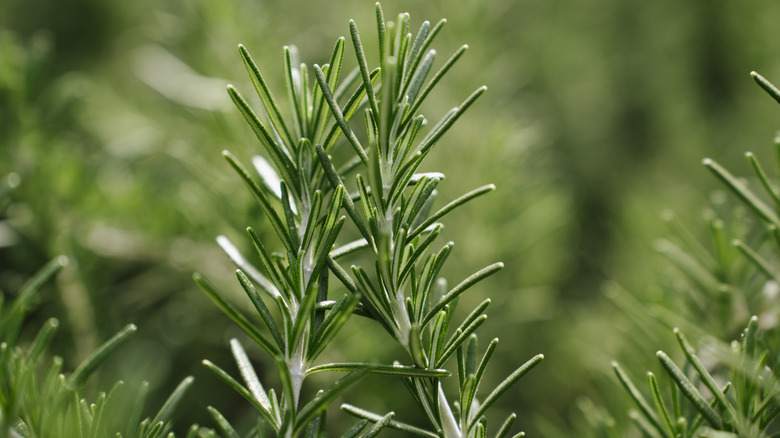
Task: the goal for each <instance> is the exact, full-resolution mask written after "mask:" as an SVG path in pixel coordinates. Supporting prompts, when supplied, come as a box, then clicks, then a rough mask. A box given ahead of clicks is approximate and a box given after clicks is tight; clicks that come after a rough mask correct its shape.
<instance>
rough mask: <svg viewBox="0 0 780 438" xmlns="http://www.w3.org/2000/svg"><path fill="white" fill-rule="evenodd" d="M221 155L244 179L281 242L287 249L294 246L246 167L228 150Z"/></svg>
mask: <svg viewBox="0 0 780 438" xmlns="http://www.w3.org/2000/svg"><path fill="white" fill-rule="evenodd" d="M222 155H223V156H224V157H225V159H226V160H227V161H228V162H229V163H230V165H231V166H232V167H233V169H234V170H235V171H236V172H237V173H238V174H239V176H241V179H243V180H244V183H245V184H246V185H247V187H249V189H250V190H251V192H252V194H253V195H254V196H255V199H257V202H258V204H260V207H261V208H262V210H263V212H264V213H265V215H266V216H267V217H268V220H269V221H270V222H271V226H272V227H273V228H274V231H275V232H276V235H277V236H279V238H280V239H282V242H283V243H284V244H285V246H286V248H287V249H288V250H292V249H293V248H294V247H295V245H294V244H293V242H292V240H291V239H290V236H289V235H288V234H287V231H286V229H285V227H284V225H283V224H282V220H281V219H280V218H279V215H278V214H276V211H275V210H274V208H273V207H272V206H271V203H270V202H269V200H268V198H267V197H266V195H265V193H264V192H263V190H262V189H261V188H260V186H258V185H257V183H256V182H255V181H254V180H253V179H252V178H251V177H250V176H249V173H248V172H247V171H246V169H244V167H243V166H242V165H241V163H239V162H238V160H237V159H236V158H235V157H234V156H233V155H232V154H231V153H230V152H228V151H223V152H222ZM288 181H289V180H288Z"/></svg>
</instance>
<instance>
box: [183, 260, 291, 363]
mask: <svg viewBox="0 0 780 438" xmlns="http://www.w3.org/2000/svg"><path fill="white" fill-rule="evenodd" d="M192 278H193V279H194V280H195V282H196V283H197V284H198V286H200V288H201V289H202V290H203V291H204V292H205V293H206V295H208V297H209V298H211V301H213V302H214V304H216V305H217V307H219V309H220V310H222V312H224V313H225V314H226V315H227V316H228V317H230V319H231V320H233V322H235V323H236V324H237V325H238V326H239V327H240V328H241V330H243V331H244V332H245V333H246V334H248V335H249V337H250V338H252V340H253V341H255V342H257V345H259V346H260V347H261V348H262V349H263V350H265V351H266V352H267V353H268V354H270V355H271V356H272V357H279V356H280V355H281V351H280V350H279V347H277V346H276V345H274V344H273V343H271V342H270V341H268V340H267V339H266V338H265V336H263V335H262V333H260V332H259V331H258V330H257V328H256V327H255V326H254V325H253V324H252V323H250V322H249V320H247V319H246V317H245V316H244V315H243V314H241V312H240V311H239V310H238V309H237V308H236V307H235V306H233V304H231V303H230V302H229V301H228V300H227V298H225V296H224V295H223V294H222V292H220V291H219V290H217V288H216V287H215V286H214V285H213V284H211V283H210V282H209V281H208V280H206V278H205V277H203V276H202V275H201V274H199V273H195V274H194V275H193V277H192Z"/></svg>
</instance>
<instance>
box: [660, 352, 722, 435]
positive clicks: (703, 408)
mask: <svg viewBox="0 0 780 438" xmlns="http://www.w3.org/2000/svg"><path fill="white" fill-rule="evenodd" d="M656 356H658V359H659V360H660V361H661V365H663V367H664V369H666V372H667V373H668V374H669V376H671V377H672V379H674V381H675V382H676V383H677V386H678V387H679V388H680V390H681V391H682V393H683V395H685V397H687V398H688V400H690V401H691V403H693V405H694V406H695V407H696V410H698V411H699V413H701V415H702V417H704V419H705V420H707V422H708V423H710V425H711V426H712V427H714V428H716V429H721V428H722V427H723V423H722V422H721V420H720V417H719V416H718V414H717V412H715V410H713V409H712V407H710V404H709V403H708V402H707V400H705V399H704V397H703V396H702V395H701V393H700V392H699V391H698V390H697V389H696V387H695V386H694V385H693V383H691V381H690V380H688V378H687V377H685V374H684V373H683V372H682V371H681V370H680V368H679V367H678V366H677V364H675V363H674V361H672V360H671V359H670V358H669V356H667V355H666V353H664V352H663V351H658V352H657V353H656Z"/></svg>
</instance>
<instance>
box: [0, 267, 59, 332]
mask: <svg viewBox="0 0 780 438" xmlns="http://www.w3.org/2000/svg"><path fill="white" fill-rule="evenodd" d="M67 264H68V258H67V257H65V256H62V255H61V256H57V257H55V258H53V259H52V260H50V261H49V262H48V263H46V265H44V266H43V267H42V268H41V269H39V270H38V271H37V272H36V273H35V274H34V275H33V276H32V277H31V278H30V279H29V280H27V282H26V283H25V284H24V285H23V286H22V288H21V289H19V293H18V295H17V296H16V298H15V299H14V301H13V302H12V303H11V305H10V306H9V307H8V308H7V310H5V311H4V312H3V314H2V315H0V333H2V334H3V335H4V339H2V341H4V342H6V343H8V344H9V345H13V344H15V343H16V339H17V337H18V336H19V331H20V330H21V325H22V321H23V320H24V317H25V315H26V314H27V312H28V311H29V310H30V307H31V303H32V298H33V296H34V295H35V294H36V293H37V292H38V291H39V290H40V289H41V287H43V285H44V283H46V282H47V281H49V279H51V278H52V277H54V275H56V274H57V273H58V272H59V271H60V270H62V268H64V267H65V266H66V265H67Z"/></svg>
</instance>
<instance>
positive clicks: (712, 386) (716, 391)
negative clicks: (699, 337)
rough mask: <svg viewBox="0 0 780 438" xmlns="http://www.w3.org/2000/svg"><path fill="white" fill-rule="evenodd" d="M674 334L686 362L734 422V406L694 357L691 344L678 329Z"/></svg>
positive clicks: (696, 357)
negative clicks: (686, 359)
mask: <svg viewBox="0 0 780 438" xmlns="http://www.w3.org/2000/svg"><path fill="white" fill-rule="evenodd" d="M674 334H675V336H676V337H677V342H678V343H679V344H680V348H681V349H682V350H683V352H684V353H685V357H686V358H688V362H690V364H691V365H693V368H695V369H696V372H697V373H698V374H699V377H701V380H702V382H703V383H704V385H706V386H707V388H709V390H710V392H712V394H713V395H714V396H715V399H717V400H718V402H719V403H720V405H721V406H722V407H723V408H724V409H726V411H727V412H728V413H729V415H730V416H731V420H735V419H736V418H737V413H736V411H735V410H734V406H732V405H731V403H729V401H728V400H727V399H726V395H725V394H724V393H723V391H721V389H720V387H719V386H718V384H717V383H715V379H713V378H712V375H710V373H709V372H708V371H707V369H706V368H705V367H704V364H703V363H702V362H701V360H699V358H698V356H696V353H695V352H694V351H693V347H691V344H690V343H689V342H688V340H687V339H686V338H685V335H683V334H682V332H681V331H680V329H678V328H675V329H674Z"/></svg>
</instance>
